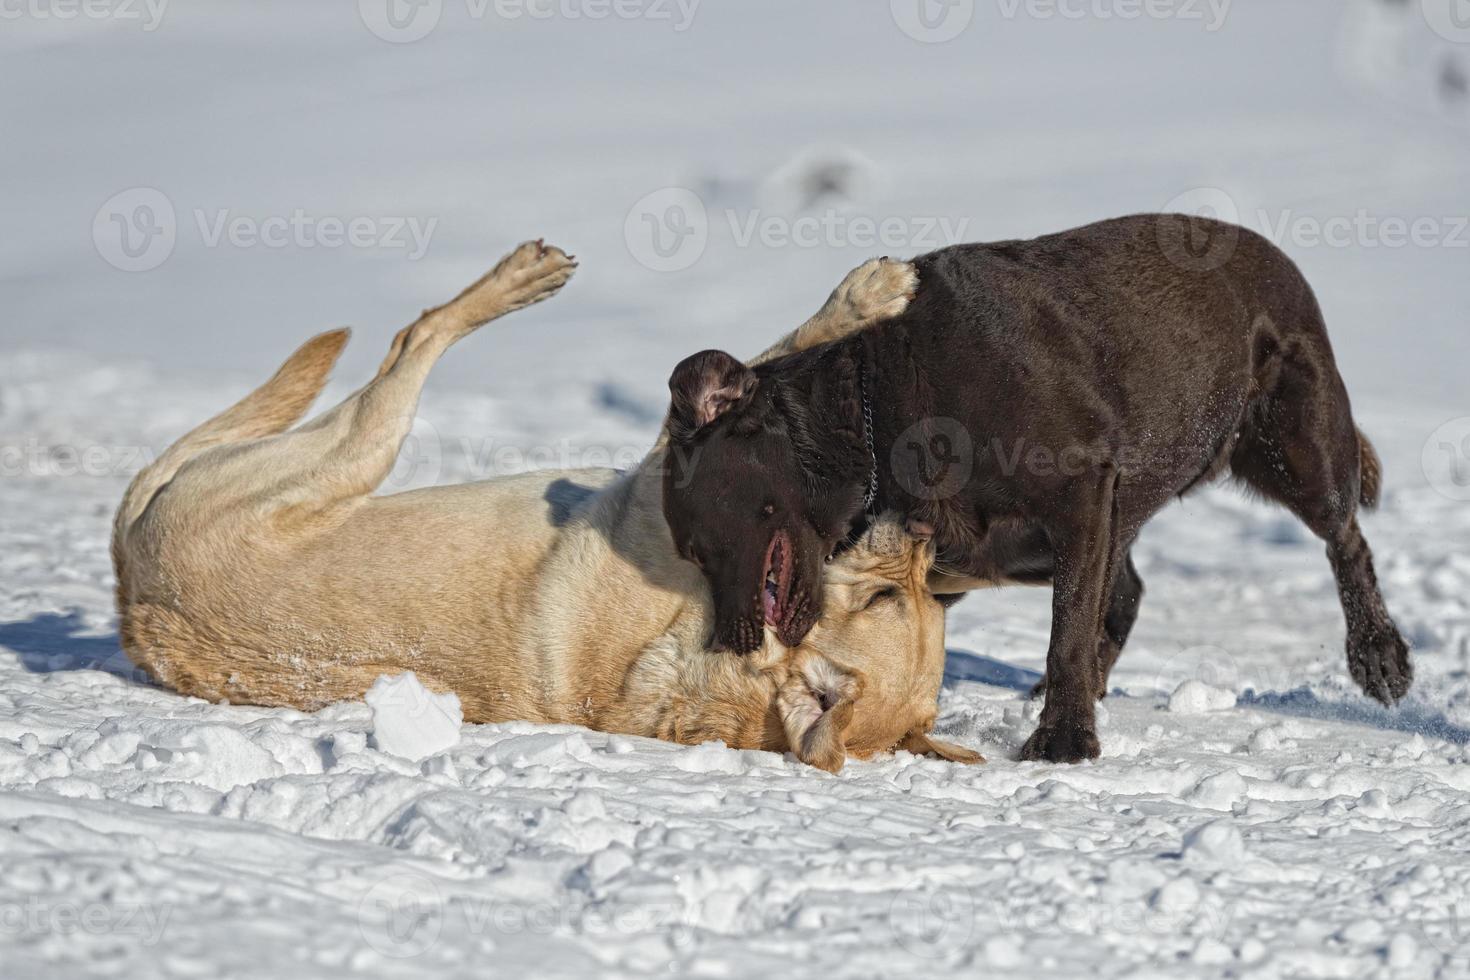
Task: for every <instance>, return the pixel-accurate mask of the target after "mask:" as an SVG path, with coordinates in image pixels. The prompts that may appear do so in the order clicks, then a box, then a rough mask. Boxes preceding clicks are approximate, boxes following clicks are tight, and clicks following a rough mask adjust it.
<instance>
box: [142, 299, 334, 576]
mask: <svg viewBox="0 0 1470 980" xmlns="http://www.w3.org/2000/svg"><path fill="white" fill-rule="evenodd" d="M350 333H351V331H349V330H347V329H345V328H344V329H341V330H331V331H328V332H327V333H323V334H318V335H317V336H315V337H313V338H311V339H310V340H308V341H307V342H306V343H304V344H302V345H301V346H300V347H299V348H297V350H296V353H294V354H292V355H291V356H290V357H288V358H286V363H284V364H282V365H281V366H280V368H279V369H278V370H277V371H276V373H275V374H274V375H272V376H271V379H270V380H269V381H267V382H266V383H265V384H263V385H261V386H260V387H259V388H256V389H255V390H254V391H252V392H251V393H250V394H248V395H246V396H245V397H244V398H242V399H240V400H239V401H238V402H236V403H235V404H234V405H231V406H230V407H229V408H227V409H225V410H224V411H223V412H220V413H219V414H218V415H216V416H215V417H214V418H212V419H210V420H209V421H208V422H205V423H204V424H203V425H201V426H199V427H198V428H196V429H193V430H191V431H190V432H188V433H187V434H186V435H184V436H183V437H182V438H181V439H179V440H178V441H177V442H175V443H174V444H173V445H172V446H169V447H168V449H166V450H165V451H164V452H163V454H162V455H160V456H159V457H158V459H156V460H154V461H153V462H152V463H150V464H149V465H148V466H146V467H144V468H143V470H142V471H141V472H140V473H139V474H138V475H137V476H136V477H134V478H133V482H132V483H131V484H130V485H129V486H128V489H127V492H126V493H124V494H123V500H122V506H121V507H119V508H118V511H117V519H116V521H115V522H114V524H113V555H114V564H116V555H117V540H118V537H119V535H121V534H124V533H126V531H127V529H128V528H130V527H132V526H133V522H134V521H136V520H137V519H138V518H139V517H140V516H141V515H142V513H143V511H144V510H145V509H146V508H147V506H148V502H149V501H150V500H152V499H153V497H154V495H155V494H156V493H158V491H159V489H160V488H162V487H163V486H164V485H165V484H167V483H168V482H169V481H170V480H172V479H173V478H174V475H175V474H176V473H178V471H179V468H180V467H182V466H183V465H184V464H185V463H187V462H188V461H189V460H191V459H193V458H194V457H195V456H197V455H199V454H200V453H202V452H203V451H204V450H206V449H209V448H211V447H213V446H222V445H225V444H226V443H231V442H242V441H244V440H246V439H259V438H262V437H264V436H273V435H276V434H277V433H280V432H285V431H286V430H287V429H289V428H290V427H291V426H293V425H295V424H296V423H297V421H299V420H300V419H301V416H303V415H305V414H306V410H307V409H308V408H310V407H311V403H312V402H314V401H316V397H317V395H319V394H321V391H322V388H323V387H325V386H326V383H327V376H328V375H329V374H330V373H331V371H332V365H333V364H335V363H337V356H338V355H339V354H341V353H342V348H343V347H344V346H346V344H347V338H348V336H349V334H350ZM119 571H120V569H119ZM120 578H121V576H119V579H120Z"/></svg>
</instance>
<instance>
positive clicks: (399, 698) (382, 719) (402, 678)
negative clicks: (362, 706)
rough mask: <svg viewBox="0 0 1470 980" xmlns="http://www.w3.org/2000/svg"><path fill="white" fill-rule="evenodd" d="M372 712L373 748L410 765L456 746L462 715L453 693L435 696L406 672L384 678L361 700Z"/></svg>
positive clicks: (447, 692)
mask: <svg viewBox="0 0 1470 980" xmlns="http://www.w3.org/2000/svg"><path fill="white" fill-rule="evenodd" d="M363 700H364V701H366V702H367V706H368V707H369V708H370V709H372V713H373V722H372V729H371V740H372V744H373V747H374V748H376V749H380V750H381V751H383V752H387V753H389V754H390V755H396V756H401V757H402V758H405V759H407V760H409V761H410V762H417V761H419V760H420V759H425V758H428V757H429V756H431V755H438V754H439V753H440V752H445V751H447V750H449V749H452V748H454V746H455V745H456V744H457V743H458V742H459V731H460V726H461V725H463V724H464V711H463V710H462V709H461V708H460V705H459V697H458V696H457V695H455V693H454V692H453V691H446V692H444V693H443V694H435V693H434V692H432V691H430V690H428V689H427V688H425V687H424V685H423V684H421V683H420V682H419V679H418V677H417V676H416V675H415V674H414V673H413V671H409V672H408V673H406V674H398V675H396V676H389V675H387V674H384V675H383V676H382V677H379V678H378V679H377V680H376V681H374V682H373V686H372V687H371V688H369V689H368V692H367V694H366V695H365V696H364V697H363Z"/></svg>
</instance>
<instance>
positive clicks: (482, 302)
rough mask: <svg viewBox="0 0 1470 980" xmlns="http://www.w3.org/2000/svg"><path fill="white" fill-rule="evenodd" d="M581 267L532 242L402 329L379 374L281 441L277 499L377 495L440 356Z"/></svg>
mask: <svg viewBox="0 0 1470 980" xmlns="http://www.w3.org/2000/svg"><path fill="white" fill-rule="evenodd" d="M575 268H576V263H575V262H574V261H572V259H571V258H570V257H569V256H567V255H566V254H565V253H564V252H562V251H561V249H558V248H555V247H552V246H546V245H543V244H542V243H540V242H527V243H525V244H523V245H521V246H519V247H518V248H516V249H515V251H513V252H511V253H510V254H509V255H507V256H506V257H505V258H503V259H502V260H501V261H500V262H499V264H497V265H496V266H495V268H494V269H492V270H491V271H490V272H489V273H487V274H486V275H485V276H483V277H481V278H480V279H479V280H478V281H477V282H475V283H474V284H473V285H471V286H470V287H469V288H468V289H466V290H465V291H464V292H462V293H460V294H459V296H457V297H456V298H454V299H453V300H451V301H449V302H448V303H446V304H444V305H443V306H440V307H436V308H434V309H431V310H426V311H425V312H424V314H423V316H421V317H420V318H419V319H418V320H417V321H415V322H414V323H413V324H411V325H410V326H408V327H405V328H404V329H403V330H401V331H399V333H398V335H397V336H396V337H395V338H394V339H393V344H392V347H391V349H390V350H389V353H388V356H387V358H385V359H384V361H383V364H382V366H381V367H380V368H379V369H378V374H377V377H375V378H374V379H373V380H372V381H371V382H369V383H368V384H367V385H366V386H364V387H363V388H361V389H360V390H358V391H357V392H356V393H354V394H353V395H351V396H350V397H348V398H347V399H346V400H345V401H343V402H342V403H341V404H340V405H338V406H336V407H335V408H333V409H331V410H330V411H328V412H326V413H324V414H322V415H321V416H318V417H317V418H315V419H313V420H312V421H310V422H308V423H306V424H305V425H303V426H301V427H300V428H299V429H297V430H295V431H294V432H291V433H288V434H287V435H284V436H281V437H279V439H278V440H275V441H274V444H273V445H272V446H271V447H270V452H271V454H272V467H273V471H272V476H273V482H275V484H276V486H277V488H278V491H279V492H278V494H277V496H276V501H277V503H278V505H279V506H280V507H281V508H282V509H283V510H285V509H289V508H291V507H293V506H301V507H306V508H308V509H310V508H312V507H316V506H323V505H327V504H331V503H334V502H337V501H342V500H348V499H352V498H355V497H360V496H363V495H365V494H368V493H371V492H372V491H373V490H374V489H376V488H377V486H378V484H380V483H381V482H382V481H383V480H384V479H385V478H386V477H387V476H388V473H389V472H390V471H391V470H392V468H393V464H394V462H395V461H396V460H397V458H398V452H399V449H400V447H401V446H402V444H403V440H404V439H405V438H406V437H407V436H408V434H409V431H410V429H411V428H412V427H413V422H414V416H415V412H416V411H417V410H418V400H419V394H420V392H421V391H422V389H423V386H424V381H425V380H426V379H427V378H428V375H429V371H430V370H431V369H432V368H433V366H434V364H435V363H436V362H437V361H438V360H439V358H440V356H441V355H443V353H444V352H445V351H446V350H448V348H449V347H450V345H451V344H453V343H454V342H455V341H457V340H459V339H461V338H462V337H465V336H467V335H468V334H470V333H472V332H473V331H474V330H475V329H477V328H478V327H480V326H482V325H484V324H485V323H488V322H489V321H491V320H494V319H496V318H498V317H502V316H504V315H505V314H507V313H510V312H513V311H515V310H518V309H521V308H523V307H526V306H529V305H531V304H532V303H537V302H540V301H541V300H544V299H547V298H548V297H550V296H553V295H555V293H556V291H557V290H559V289H560V288H561V287H562V285H563V284H565V283H566V281H567V280H568V279H570V278H571V275H572V272H573V270H574V269H575Z"/></svg>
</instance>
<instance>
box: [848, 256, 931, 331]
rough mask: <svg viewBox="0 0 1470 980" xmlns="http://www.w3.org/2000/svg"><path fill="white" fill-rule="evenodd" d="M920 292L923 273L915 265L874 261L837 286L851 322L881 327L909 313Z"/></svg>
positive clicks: (887, 259) (892, 260) (895, 260)
mask: <svg viewBox="0 0 1470 980" xmlns="http://www.w3.org/2000/svg"><path fill="white" fill-rule="evenodd" d="M918 288H919V273H918V270H916V269H915V268H914V265H913V263H912V262H900V261H898V260H897V259H889V258H882V259H871V260H869V261H867V262H864V263H863V264H862V265H860V266H858V267H857V268H856V269H854V270H852V271H851V272H849V273H848V274H847V278H846V279H844V280H842V282H841V283H840V284H839V285H838V286H837V301H838V303H840V304H841V308H842V310H843V315H844V316H845V317H846V318H847V319H849V320H852V321H854V322H859V323H864V324H869V323H878V322H880V321H882V320H891V319H893V318H894V317H896V316H898V315H899V314H900V313H902V312H903V311H904V310H906V309H908V308H909V302H910V301H911V300H913V298H914V291H915V290H917V289H918Z"/></svg>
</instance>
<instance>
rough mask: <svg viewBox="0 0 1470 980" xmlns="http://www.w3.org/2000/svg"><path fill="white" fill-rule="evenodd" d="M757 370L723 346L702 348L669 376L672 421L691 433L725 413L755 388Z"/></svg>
mask: <svg viewBox="0 0 1470 980" xmlns="http://www.w3.org/2000/svg"><path fill="white" fill-rule="evenodd" d="M755 386H756V377H755V372H754V371H752V370H751V369H750V368H748V367H746V366H745V365H744V364H741V363H740V362H739V361H737V360H736V359H735V358H733V357H731V356H730V355H729V354H726V353H725V352H724V351H722V350H703V351H700V352H699V353H698V354H691V355H690V356H688V357H686V358H684V360H682V361H680V362H679V365H678V367H676V368H674V373H673V374H672V375H670V376H669V395H670V396H671V397H672V408H671V410H670V413H669V418H670V421H671V422H672V423H673V424H674V426H675V428H676V431H677V433H678V434H680V435H689V434H692V433H694V432H695V431H697V430H699V429H702V428H703V427H704V426H706V425H709V424H710V423H711V422H713V421H714V420H715V419H717V418H719V417H720V416H721V415H724V414H725V413H726V412H728V411H729V410H730V409H732V408H734V407H735V406H736V405H738V404H739V403H740V402H741V401H743V400H744V399H746V398H747V397H749V396H750V393H751V392H752V391H754V390H755Z"/></svg>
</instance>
